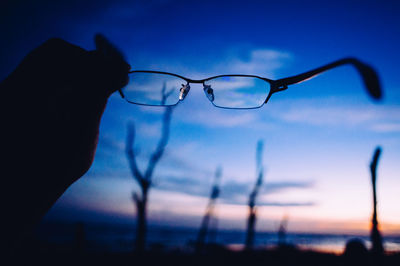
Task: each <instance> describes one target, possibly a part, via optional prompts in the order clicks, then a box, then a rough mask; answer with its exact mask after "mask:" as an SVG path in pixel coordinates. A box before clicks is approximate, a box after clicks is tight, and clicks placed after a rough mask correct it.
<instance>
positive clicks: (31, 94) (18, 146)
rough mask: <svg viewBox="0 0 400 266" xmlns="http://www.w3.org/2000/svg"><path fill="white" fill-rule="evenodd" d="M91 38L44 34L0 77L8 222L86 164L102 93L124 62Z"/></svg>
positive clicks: (26, 218)
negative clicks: (91, 44) (88, 45)
mask: <svg viewBox="0 0 400 266" xmlns="http://www.w3.org/2000/svg"><path fill="white" fill-rule="evenodd" d="M95 42H96V50H95V51H86V50H84V49H82V48H80V47H78V46H75V45H72V44H70V43H68V42H65V41H63V40H61V39H51V40H49V41H47V42H45V43H44V44H43V45H41V46H40V47H38V48H36V49H35V50H33V51H32V52H31V53H29V54H28V55H27V56H26V57H25V58H24V60H23V61H22V62H21V64H20V65H19V66H18V67H17V68H16V70H15V71H14V72H13V73H11V74H10V75H9V76H8V77H7V78H6V79H5V80H4V81H3V82H2V83H0V89H1V92H2V94H3V96H2V97H3V107H5V112H3V115H4V114H6V117H5V120H3V121H5V123H6V125H5V127H4V130H3V132H5V133H6V136H5V137H4V138H3V141H4V142H6V143H4V144H5V145H3V147H4V149H3V152H5V153H6V154H7V161H6V164H5V167H6V168H8V169H7V170H8V173H10V174H9V175H8V176H7V177H4V178H3V180H2V181H3V186H4V187H3V189H4V190H6V191H4V192H5V193H3V195H2V196H4V197H5V198H6V199H7V200H6V201H2V202H3V203H2V204H4V205H6V206H4V208H5V209H4V208H3V210H6V213H7V212H8V215H9V217H10V218H11V219H10V224H11V226H12V227H15V226H18V225H19V226H25V225H28V226H29V225H33V224H35V222H37V221H38V220H40V218H41V217H42V216H43V215H44V214H45V213H46V211H47V210H48V209H49V208H50V207H51V205H52V204H53V203H54V202H55V201H56V200H57V199H58V197H59V196H60V195H61V194H62V193H63V192H64V191H65V190H66V189H67V188H68V186H69V185H71V184H72V183H73V182H74V181H76V180H77V179H79V178H80V177H81V176H82V175H83V174H84V173H85V172H86V171H87V170H88V169H89V168H90V166H91V164H92V161H93V157H94V153H95V150H96V146H97V138H98V132H99V124H100V119H101V116H102V114H103V111H104V108H105V106H106V103H107V99H108V97H109V96H110V95H111V94H112V93H113V92H115V91H116V90H118V89H119V88H121V87H123V86H125V85H126V83H127V81H128V71H129V69H130V66H129V65H128V64H127V63H126V62H125V60H124V59H123V56H122V55H121V53H120V52H119V51H118V50H117V49H116V48H115V47H114V46H112V45H111V44H110V43H109V42H108V41H107V40H106V39H105V38H104V37H102V36H100V35H97V36H96V37H95ZM3 171H5V170H4V169H3ZM21 209H23V210H24V212H23V213H22V214H21ZM16 221H17V223H15V222H16Z"/></svg>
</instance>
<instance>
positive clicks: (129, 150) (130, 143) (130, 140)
mask: <svg viewBox="0 0 400 266" xmlns="http://www.w3.org/2000/svg"><path fill="white" fill-rule="evenodd" d="M135 135H136V133H135V124H134V123H133V122H131V123H129V124H128V134H127V137H126V147H125V151H126V155H127V157H128V161H129V166H130V168H131V171H132V175H133V177H134V178H135V179H136V180H137V181H138V182H139V183H141V180H143V179H144V178H143V176H142V174H141V173H140V171H139V168H138V166H137V163H136V154H135V150H134V143H135Z"/></svg>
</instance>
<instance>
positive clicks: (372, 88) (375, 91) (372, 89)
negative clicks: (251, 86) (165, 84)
mask: <svg viewBox="0 0 400 266" xmlns="http://www.w3.org/2000/svg"><path fill="white" fill-rule="evenodd" d="M346 64H350V65H352V66H353V67H355V68H356V70H357V71H358V73H359V74H360V75H361V77H362V80H363V82H364V85H365V87H366V89H367V92H368V93H369V95H370V96H371V97H372V98H373V99H374V100H380V99H381V98H382V89H381V85H380V81H379V77H378V74H377V73H376V71H375V70H374V69H373V68H372V67H371V66H369V65H368V64H365V63H363V62H361V61H360V60H358V59H357V58H354V57H347V58H343V59H340V60H337V61H334V62H331V63H329V64H326V65H323V66H321V67H318V68H315V69H312V70H310V71H307V72H304V73H301V74H298V75H295V76H290V77H287V78H281V79H277V80H273V79H268V78H265V77H260V76H257V75H246V74H224V75H217V76H212V77H208V78H205V79H190V78H186V77H184V76H181V75H178V74H175V73H169V72H164V71H153V70H133V71H129V72H128V73H129V74H132V73H153V74H163V75H170V76H174V77H177V78H180V79H183V80H185V81H186V83H187V85H189V84H191V83H192V84H203V86H206V84H205V82H206V81H209V80H212V79H216V78H220V77H249V78H258V79H261V80H264V81H265V82H267V83H269V85H270V91H269V93H268V95H267V97H266V99H265V100H264V102H263V103H262V104H261V105H260V106H256V107H244V108H236V107H223V106H217V105H215V104H214V103H213V101H211V103H212V104H213V105H214V106H215V107H218V108H223V109H257V108H261V107H262V106H263V105H264V104H266V103H267V102H268V100H269V99H270V98H271V96H272V95H273V94H274V93H277V92H280V91H284V90H286V89H287V88H288V86H289V85H294V84H298V83H301V82H303V81H307V80H309V79H311V78H313V77H315V76H318V75H319V74H322V73H323V72H325V71H327V70H330V69H333V68H336V67H339V66H342V65H346ZM118 91H119V94H120V95H121V97H122V98H123V99H125V100H126V101H127V102H129V103H132V104H137V105H145V106H164V107H166V106H176V105H177V104H178V103H179V102H181V101H183V100H184V98H185V97H186V94H187V93H188V92H189V91H187V92H186V94H185V96H184V97H183V99H180V98H179V99H178V101H177V102H176V103H175V104H170V105H165V104H162V105H156V104H143V103H135V102H132V101H129V100H128V99H126V98H125V95H124V93H123V91H122V88H121V89H119V90H118Z"/></svg>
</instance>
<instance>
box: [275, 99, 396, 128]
mask: <svg viewBox="0 0 400 266" xmlns="http://www.w3.org/2000/svg"><path fill="white" fill-rule="evenodd" d="M318 101H319V100H318V99H312V100H304V99H299V100H286V101H281V102H275V103H274V105H275V108H274V109H273V110H271V111H270V114H271V116H272V117H274V118H275V119H278V120H283V121H286V122H289V123H300V124H307V125H312V126H331V127H343V126H344V127H362V128H364V129H367V130H370V131H375V132H380V133H386V132H399V131H400V107H399V106H394V105H392V106H388V105H386V106H382V105H373V104H363V105H350V104H341V105H338V104H337V102H334V101H331V100H323V101H321V102H318Z"/></svg>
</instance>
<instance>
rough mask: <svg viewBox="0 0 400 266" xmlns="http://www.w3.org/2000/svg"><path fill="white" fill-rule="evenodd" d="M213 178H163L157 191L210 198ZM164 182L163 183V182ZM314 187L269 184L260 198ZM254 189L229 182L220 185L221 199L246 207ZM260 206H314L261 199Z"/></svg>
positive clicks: (301, 183)
mask: <svg viewBox="0 0 400 266" xmlns="http://www.w3.org/2000/svg"><path fill="white" fill-rule="evenodd" d="M210 177H211V176H208V177H206V176H204V175H203V176H202V175H199V176H197V177H193V176H191V175H180V176H172V175H169V176H163V177H161V178H160V179H159V180H160V182H159V184H157V189H159V190H165V191H172V192H179V193H184V194H188V195H192V196H200V197H205V198H206V197H208V196H209V194H210V193H211V188H212V182H211V178H210ZM161 180H162V181H161ZM313 186H314V182H311V181H283V182H268V183H266V184H265V185H264V186H263V189H262V190H261V191H260V196H262V195H264V196H265V195H266V194H268V195H269V194H273V193H276V192H284V191H288V190H291V189H309V188H312V187H313ZM252 187H253V184H252V183H248V182H247V183H245V182H238V181H232V180H231V181H228V182H225V183H223V184H221V185H220V198H219V201H221V202H222V203H223V204H234V205H246V204H247V201H248V194H249V192H250V191H251V189H252ZM257 205H259V206H313V205H314V202H312V201H305V202H304V201H302V202H297V201H292V202H277V201H270V200H262V199H260V200H259V202H258V203H257Z"/></svg>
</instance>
